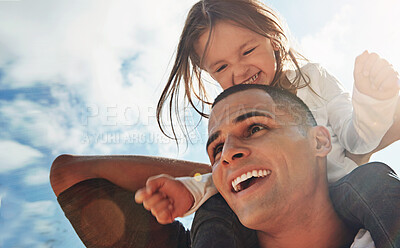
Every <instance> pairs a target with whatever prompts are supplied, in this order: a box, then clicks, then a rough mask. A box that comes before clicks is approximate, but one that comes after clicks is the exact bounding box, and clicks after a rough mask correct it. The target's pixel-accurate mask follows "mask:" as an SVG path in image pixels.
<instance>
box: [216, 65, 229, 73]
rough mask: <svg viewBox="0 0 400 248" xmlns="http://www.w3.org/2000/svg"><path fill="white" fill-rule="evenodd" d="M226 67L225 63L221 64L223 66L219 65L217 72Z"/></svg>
mask: <svg viewBox="0 0 400 248" xmlns="http://www.w3.org/2000/svg"><path fill="white" fill-rule="evenodd" d="M226 67H227V65H223V66H221V67H219V68H218V69H217V72H220V71H222V70H223V69H225V68H226Z"/></svg>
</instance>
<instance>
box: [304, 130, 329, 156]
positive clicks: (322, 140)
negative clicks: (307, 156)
mask: <svg viewBox="0 0 400 248" xmlns="http://www.w3.org/2000/svg"><path fill="white" fill-rule="evenodd" d="M309 135H310V137H311V138H312V145H313V147H314V150H315V154H316V156H318V157H326V156H327V155H328V153H329V152H330V151H331V150H332V144H331V134H330V133H329V131H328V129H326V128H325V127H323V126H316V127H313V128H312V129H311V131H310V133H309Z"/></svg>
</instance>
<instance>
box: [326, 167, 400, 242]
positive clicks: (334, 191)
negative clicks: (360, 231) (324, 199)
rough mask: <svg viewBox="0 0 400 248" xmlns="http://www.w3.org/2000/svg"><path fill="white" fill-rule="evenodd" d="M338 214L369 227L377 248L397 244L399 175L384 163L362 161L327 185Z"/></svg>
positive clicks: (399, 232)
mask: <svg viewBox="0 0 400 248" xmlns="http://www.w3.org/2000/svg"><path fill="white" fill-rule="evenodd" d="M329 189H330V195H331V199H332V202H333V205H334V207H335V209H336V211H337V212H338V214H339V216H340V217H341V218H342V219H343V220H344V221H345V223H346V224H348V225H349V226H351V227H353V228H365V229H367V230H369V231H370V233H371V236H372V238H373V240H374V242H375V245H376V247H377V248H400V179H399V177H398V176H397V175H396V174H395V173H394V171H393V170H392V169H391V168H390V167H389V166H387V165H385V164H383V163H378V162H372V163H368V164H365V165H362V166H360V167H358V168H356V169H355V170H354V171H352V172H351V173H350V174H348V175H346V176H345V177H343V178H342V179H340V180H339V181H337V182H335V183H334V184H332V185H331V186H330V187H329Z"/></svg>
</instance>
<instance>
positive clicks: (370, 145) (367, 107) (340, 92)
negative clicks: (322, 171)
mask: <svg viewBox="0 0 400 248" xmlns="http://www.w3.org/2000/svg"><path fill="white" fill-rule="evenodd" d="M301 70H302V72H303V73H304V74H305V75H306V76H307V77H308V78H309V80H310V85H309V86H310V87H311V88H312V89H310V87H304V88H301V89H298V90H297V96H298V97H299V98H300V99H302V100H303V101H304V103H305V104H306V105H307V106H308V107H309V108H310V110H311V112H312V113H313V115H314V118H315V119H316V121H317V123H318V125H321V126H325V127H326V128H327V129H328V130H329V132H330V134H331V142H332V151H331V152H330V153H329V154H328V157H327V174H328V181H329V182H335V181H337V180H339V179H340V178H342V177H343V176H345V175H346V174H348V173H349V172H351V171H352V170H353V169H354V168H356V167H357V164H356V163H355V162H354V161H352V160H351V159H349V158H347V157H346V156H345V151H346V150H347V151H349V152H351V153H353V154H364V153H368V152H371V151H372V150H373V149H375V148H376V147H377V146H378V145H379V143H380V142H381V140H382V138H383V136H384V135H385V134H386V132H387V130H388V129H389V128H390V127H391V126H392V124H393V120H394V114H395V110H396V106H397V101H398V96H397V95H396V96H395V97H393V98H391V99H388V100H383V101H382V100H377V99H374V98H372V97H369V96H367V95H364V94H362V93H361V92H359V91H358V90H357V89H356V87H354V89H353V97H352V98H351V97H350V94H349V93H348V92H346V91H345V90H344V88H343V86H342V85H341V84H340V83H339V82H338V80H337V79H336V78H334V77H333V76H332V75H330V74H329V73H328V72H327V71H326V70H325V69H324V68H322V67H321V66H320V65H318V64H314V63H309V64H306V65H305V66H304V67H302V68H301ZM295 75H296V74H295V71H288V72H287V73H286V76H287V77H288V79H289V80H290V81H293V79H294V77H295ZM313 91H314V92H313ZM178 179H179V180H180V181H181V182H182V183H183V184H184V185H185V186H186V187H187V188H188V189H189V191H190V192H191V193H192V194H193V196H194V199H195V203H194V205H193V207H192V208H191V209H190V211H189V212H187V213H186V214H185V216H186V215H189V214H191V213H193V212H194V211H196V210H197V209H198V208H199V207H200V206H201V205H202V204H203V203H204V202H205V201H206V200H207V199H208V198H210V197H211V196H212V195H214V194H216V193H217V192H218V191H217V189H216V188H215V186H214V184H213V182H212V176H211V173H209V174H205V175H202V176H198V177H182V178H178Z"/></svg>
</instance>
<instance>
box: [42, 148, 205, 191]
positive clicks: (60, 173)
mask: <svg viewBox="0 0 400 248" xmlns="http://www.w3.org/2000/svg"><path fill="white" fill-rule="evenodd" d="M208 172H211V167H210V166H209V165H207V164H201V163H195V162H189V161H184V160H176V159H168V158H160V157H150V156H134V155H130V156H122V155H120V156H119V155H113V156H73V155H60V156H58V157H57V158H56V159H55V160H54V162H53V165H52V167H51V171H50V183H51V186H52V188H53V191H54V193H55V194H56V196H58V195H59V194H60V193H61V192H63V191H64V190H66V189H68V188H69V187H71V186H73V185H75V184H77V183H79V182H82V181H85V180H87V179H91V178H103V179H106V180H108V181H110V182H112V183H113V184H115V185H117V186H120V187H122V188H124V189H127V190H129V191H131V192H134V191H136V190H137V189H139V188H142V187H143V186H145V184H146V180H147V178H149V177H151V176H154V175H158V174H165V173H168V174H169V175H171V176H174V177H182V176H193V175H194V174H196V173H201V174H203V173H208Z"/></svg>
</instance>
